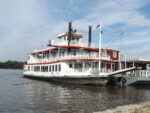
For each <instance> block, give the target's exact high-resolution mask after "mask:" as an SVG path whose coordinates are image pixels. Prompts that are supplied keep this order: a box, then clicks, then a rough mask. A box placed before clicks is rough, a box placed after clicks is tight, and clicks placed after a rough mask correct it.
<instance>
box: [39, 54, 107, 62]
mask: <svg viewBox="0 0 150 113" xmlns="http://www.w3.org/2000/svg"><path fill="white" fill-rule="evenodd" d="M67 59H97V60H98V59H99V57H98V56H95V55H65V56H61V57H58V56H56V57H51V58H43V59H41V60H40V62H51V61H57V60H67ZM101 59H102V60H110V57H109V56H103V57H102V58H101ZM37 61H39V60H38V59H37Z"/></svg>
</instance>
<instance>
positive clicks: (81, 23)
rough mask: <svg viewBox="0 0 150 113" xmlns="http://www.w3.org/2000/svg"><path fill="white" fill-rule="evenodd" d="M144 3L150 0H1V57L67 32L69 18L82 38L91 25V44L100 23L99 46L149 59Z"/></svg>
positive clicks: (21, 56) (149, 27) (22, 56)
mask: <svg viewBox="0 0 150 113" xmlns="http://www.w3.org/2000/svg"><path fill="white" fill-rule="evenodd" d="M149 6H150V1H149V0H0V61H7V60H17V61H26V59H27V54H28V53H31V52H33V50H38V49H41V47H42V43H43V44H44V45H45V46H44V47H45V48H46V44H47V42H48V40H55V39H56V37H57V35H59V34H61V33H63V32H66V31H67V27H68V23H67V22H68V21H71V22H73V27H74V28H75V29H77V31H78V33H83V35H84V38H83V39H82V41H84V42H85V41H87V36H88V35H87V31H88V26H89V25H92V28H93V33H92V36H93V37H92V42H93V46H94V47H98V41H99V30H98V29H96V25H97V24H99V23H101V25H102V30H103V36H102V42H103V43H102V47H103V48H114V49H119V50H120V51H121V52H122V55H124V54H126V56H127V58H128V59H135V58H145V59H150V13H149V10H150V7H149ZM120 33H121V35H120ZM122 57H123V56H122Z"/></svg>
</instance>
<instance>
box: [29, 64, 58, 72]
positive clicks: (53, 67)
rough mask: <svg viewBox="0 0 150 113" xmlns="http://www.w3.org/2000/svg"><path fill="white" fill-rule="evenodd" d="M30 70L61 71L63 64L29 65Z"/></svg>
mask: <svg viewBox="0 0 150 113" xmlns="http://www.w3.org/2000/svg"><path fill="white" fill-rule="evenodd" d="M27 69H28V71H35V72H40V71H41V72H48V71H49V72H60V71H61V65H60V64H58V65H50V66H34V67H32V66H28V68H27Z"/></svg>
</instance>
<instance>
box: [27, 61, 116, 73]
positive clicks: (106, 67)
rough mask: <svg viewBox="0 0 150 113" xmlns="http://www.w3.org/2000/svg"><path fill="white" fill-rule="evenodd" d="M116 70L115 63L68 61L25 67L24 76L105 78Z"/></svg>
mask: <svg viewBox="0 0 150 113" xmlns="http://www.w3.org/2000/svg"><path fill="white" fill-rule="evenodd" d="M114 70H115V63H112V62H111V63H110V62H101V69H99V64H98V62H96V61H68V62H59V63H53V64H37V65H25V66H24V74H28V75H37V76H40V75H41V76H65V75H66V76H74V75H75V76H81V75H82V76H88V75H102V76H105V75H106V74H108V73H111V72H113V71H114Z"/></svg>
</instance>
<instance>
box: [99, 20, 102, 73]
mask: <svg viewBox="0 0 150 113" xmlns="http://www.w3.org/2000/svg"><path fill="white" fill-rule="evenodd" d="M101 49H102V26H101V23H100V24H99V71H101Z"/></svg>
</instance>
